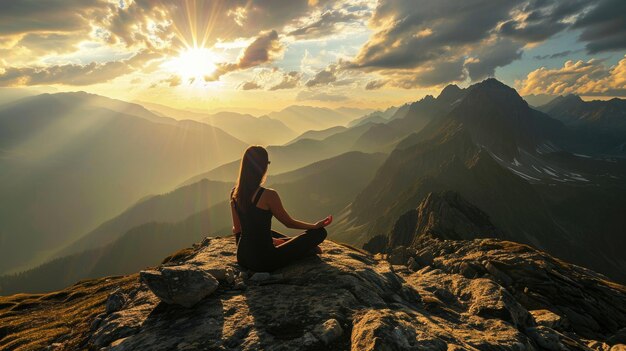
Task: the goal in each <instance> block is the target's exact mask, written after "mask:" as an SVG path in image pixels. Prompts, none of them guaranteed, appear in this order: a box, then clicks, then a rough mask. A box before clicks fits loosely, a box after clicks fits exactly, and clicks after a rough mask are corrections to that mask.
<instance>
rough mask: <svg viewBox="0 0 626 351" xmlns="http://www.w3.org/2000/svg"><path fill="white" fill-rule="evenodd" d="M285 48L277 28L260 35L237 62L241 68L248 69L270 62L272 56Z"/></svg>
mask: <svg viewBox="0 0 626 351" xmlns="http://www.w3.org/2000/svg"><path fill="white" fill-rule="evenodd" d="M282 50H283V47H282V45H281V44H280V42H279V41H278V32H276V31H275V30H273V31H271V32H267V33H263V34H261V35H259V36H258V37H257V38H256V39H255V40H254V41H253V42H252V44H250V46H248V47H247V48H246V50H245V51H244V52H243V56H241V58H240V59H239V62H238V63H237V65H238V67H239V69H246V68H250V67H254V66H258V65H260V64H263V63H266V62H269V61H270V60H271V59H272V56H275V55H276V54H278V53H280V52H281V51H282Z"/></svg>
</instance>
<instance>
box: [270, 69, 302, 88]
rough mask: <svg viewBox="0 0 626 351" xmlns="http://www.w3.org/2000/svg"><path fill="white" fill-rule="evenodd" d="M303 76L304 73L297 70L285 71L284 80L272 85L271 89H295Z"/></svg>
mask: <svg viewBox="0 0 626 351" xmlns="http://www.w3.org/2000/svg"><path fill="white" fill-rule="evenodd" d="M301 78H302V75H301V74H300V73H299V72H296V71H291V72H289V73H285V74H284V75H283V79H282V81H280V83H278V84H276V85H274V86H273V87H271V88H270V89H269V90H281V89H293V88H295V87H297V86H298V84H299V83H300V79H301Z"/></svg>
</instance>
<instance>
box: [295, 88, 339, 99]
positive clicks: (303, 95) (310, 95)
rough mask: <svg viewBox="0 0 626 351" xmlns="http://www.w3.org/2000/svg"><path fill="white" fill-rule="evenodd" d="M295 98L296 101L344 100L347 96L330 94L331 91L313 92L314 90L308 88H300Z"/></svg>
mask: <svg viewBox="0 0 626 351" xmlns="http://www.w3.org/2000/svg"><path fill="white" fill-rule="evenodd" d="M296 100H298V101H307V100H314V101H346V100H348V97H347V96H344V95H340V94H331V93H324V92H314V91H309V90H302V91H301V92H299V93H298V95H297V96H296Z"/></svg>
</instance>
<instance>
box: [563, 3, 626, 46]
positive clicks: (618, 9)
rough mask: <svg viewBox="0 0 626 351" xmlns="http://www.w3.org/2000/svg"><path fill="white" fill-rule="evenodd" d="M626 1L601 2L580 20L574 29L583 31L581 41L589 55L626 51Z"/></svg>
mask: <svg viewBox="0 0 626 351" xmlns="http://www.w3.org/2000/svg"><path fill="white" fill-rule="evenodd" d="M624 14H626V1H624V0H601V1H600V3H599V4H598V6H596V7H595V8H593V9H592V10H591V11H589V12H588V13H586V14H585V15H584V16H583V17H581V18H579V19H578V20H577V21H576V23H575V24H574V28H577V29H582V33H581V35H580V38H579V39H580V40H581V41H584V42H586V43H587V44H586V49H587V52H588V53H589V54H596V53H599V52H606V51H615V50H623V49H626V15H624Z"/></svg>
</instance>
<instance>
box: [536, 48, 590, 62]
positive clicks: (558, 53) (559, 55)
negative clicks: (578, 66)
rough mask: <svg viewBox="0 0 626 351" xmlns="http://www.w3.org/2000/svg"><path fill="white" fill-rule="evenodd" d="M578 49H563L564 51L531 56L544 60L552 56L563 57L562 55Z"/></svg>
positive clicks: (567, 54)
mask: <svg viewBox="0 0 626 351" xmlns="http://www.w3.org/2000/svg"><path fill="white" fill-rule="evenodd" d="M579 51H580V50H565V51H560V52H555V53H554V54H550V55H535V56H533V58H534V59H535V60H546V59H554V58H563V57H567V56H569V55H571V54H573V53H575V52H579Z"/></svg>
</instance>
